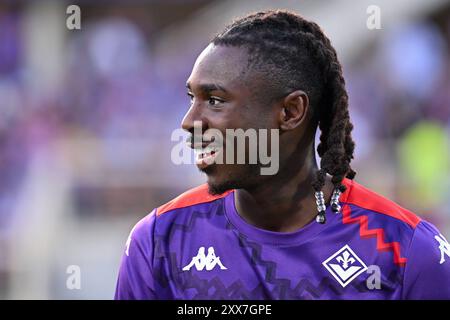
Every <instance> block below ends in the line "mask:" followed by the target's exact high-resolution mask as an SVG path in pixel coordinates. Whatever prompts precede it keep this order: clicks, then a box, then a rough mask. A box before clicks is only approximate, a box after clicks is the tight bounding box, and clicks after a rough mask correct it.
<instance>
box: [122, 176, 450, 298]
mask: <svg viewBox="0 0 450 320" xmlns="http://www.w3.org/2000/svg"><path fill="white" fill-rule="evenodd" d="M344 184H345V185H346V187H347V190H346V191H345V192H344V193H343V194H342V195H341V198H340V202H341V206H342V210H341V212H340V213H338V214H335V213H333V212H332V211H331V209H330V207H329V206H328V207H327V210H326V215H327V222H326V223H325V224H319V223H316V222H315V221H312V222H310V223H309V224H308V225H306V226H304V227H303V228H302V229H300V230H298V231H296V232H292V233H278V232H271V231H267V230H262V229H258V228H256V227H254V226H252V225H250V224H248V223H247V222H245V221H244V220H243V219H242V218H241V217H240V216H239V214H238V212H237V211H236V207H235V203H234V191H229V192H227V193H225V194H223V195H220V196H211V195H209V194H208V191H207V186H206V185H202V186H200V187H197V188H195V189H192V190H189V191H187V192H186V193H184V194H182V195H180V196H179V197H177V198H175V199H174V200H172V201H170V202H169V203H167V204H166V205H164V206H162V207H159V208H157V209H155V210H153V211H152V212H151V213H150V214H149V215H147V216H146V217H145V218H143V219H142V220H141V221H140V222H139V223H137V224H136V226H135V227H134V228H133V230H132V231H131V233H130V237H129V239H128V241H127V246H126V250H125V253H124V255H123V259H122V263H121V267H120V271H119V277H118V282H117V288H116V294H115V298H116V299H450V245H449V244H448V242H447V240H446V239H445V238H444V236H442V234H440V232H439V231H438V230H437V229H436V228H435V227H434V226H433V225H432V224H430V223H428V222H426V221H424V220H421V219H420V218H419V217H417V216H416V215H414V214H413V213H411V212H409V211H407V210H406V209H403V208H402V207H400V206H399V205H397V204H395V203H393V202H392V201H390V200H388V199H386V198H384V197H382V196H380V195H378V194H376V193H374V192H372V191H370V190H368V189H366V188H364V187H363V186H361V185H359V184H358V183H356V182H353V181H351V180H348V179H345V180H344Z"/></svg>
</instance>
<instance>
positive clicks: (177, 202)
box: [115, 11, 450, 299]
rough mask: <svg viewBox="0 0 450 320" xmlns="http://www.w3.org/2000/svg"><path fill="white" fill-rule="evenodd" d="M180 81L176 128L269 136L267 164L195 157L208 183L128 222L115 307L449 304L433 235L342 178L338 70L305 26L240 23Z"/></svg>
mask: <svg viewBox="0 0 450 320" xmlns="http://www.w3.org/2000/svg"><path fill="white" fill-rule="evenodd" d="M387 72H389V70H387ZM187 87H188V95H189V96H190V97H191V104H190V108H189V110H188V111H187V114H186V115H185V117H184V119H183V123H182V127H183V128H184V129H185V130H187V131H188V132H190V133H192V135H194V131H195V122H196V121H199V122H200V123H201V126H202V127H201V132H205V131H206V130H208V129H218V130H220V131H221V132H223V133H225V131H226V129H229V128H231V129H234V128H242V129H244V130H247V129H252V128H257V129H278V130H279V132H280V133H279V146H280V147H279V170H278V172H277V173H276V174H274V175H262V174H260V171H259V170H257V169H258V168H259V167H261V166H262V164H260V163H259V164H229V163H228V164H227V163H215V162H214V161H212V163H211V161H208V162H207V161H206V159H209V160H211V159H212V158H214V157H215V156H216V155H217V153H213V152H211V151H204V152H203V154H202V155H201V156H200V158H199V161H198V163H197V165H198V167H199V168H200V169H201V170H202V171H203V172H204V173H206V175H207V183H206V184H205V185H201V186H199V187H196V188H194V189H191V190H189V191H187V192H185V193H183V194H181V195H180V196H178V197H177V198H175V199H173V200H172V201H170V202H168V203H167V204H165V205H162V206H160V207H159V208H156V209H154V210H153V211H152V212H151V213H150V214H149V215H147V216H146V217H145V218H143V219H142V220H141V221H140V222H138V223H137V225H136V226H135V227H134V228H133V230H132V232H131V234H130V237H129V240H128V241H127V248H126V250H125V254H124V256H123V259H122V263H121V267H120V271H119V277H118V282H117V288H116V294H115V298H116V299H449V298H450V245H449V244H448V242H447V240H446V239H445V238H444V236H443V235H442V234H441V233H440V232H439V231H438V230H437V229H436V228H435V227H434V226H433V225H432V224H430V223H428V222H426V221H424V220H423V219H421V218H420V217H418V216H416V215H415V214H413V213H411V212H410V211H408V210H406V209H404V208H402V207H400V206H399V205H397V204H396V203H394V202H392V201H390V200H388V199H386V198H384V197H382V196H381V195H378V194H376V193H375V192H373V191H371V190H369V189H367V188H365V187H363V186H362V185H360V184H358V183H357V182H355V181H354V180H353V178H354V177H355V171H354V170H352V168H351V166H350V162H351V159H352V158H353V151H354V147H355V144H354V142H353V140H352V137H351V131H352V128H353V125H352V123H351V122H350V118H349V112H348V97H347V92H346V89H345V82H344V78H343V75H342V68H341V65H340V63H339V61H338V58H337V56H336V51H335V50H334V48H333V47H332V45H331V43H330V40H329V39H328V38H327V37H326V36H325V35H324V33H323V32H322V30H321V29H320V27H319V26H318V25H317V24H315V23H313V22H311V21H308V20H305V19H304V18H302V17H300V16H298V15H297V14H294V13H290V12H286V11H264V12H258V13H255V14H250V15H248V16H246V17H244V18H242V19H239V20H237V21H235V22H233V23H232V24H231V25H229V26H228V27H226V28H225V30H224V31H223V32H222V33H220V34H218V35H217V36H216V37H215V38H214V39H213V40H212V42H211V43H210V44H209V45H208V46H207V47H206V49H205V50H204V51H203V52H202V53H201V54H200V56H199V57H198V59H197V61H196V62H195V65H194V67H193V70H192V73H191V75H190V77H189V79H188V81H187ZM317 128H319V129H320V143H319V144H318V146H317V152H318V155H319V156H320V169H319V168H318V165H317V163H316V160H315V150H314V148H315V146H314V137H315V132H316V130H317ZM207 142H208V141H207ZM225 143H226V140H225V142H224V144H225ZM206 144H207V143H206ZM193 146H194V147H195V145H193ZM203 147H204V145H203ZM204 150H207V149H204ZM205 248H208V254H207V255H206V254H205Z"/></svg>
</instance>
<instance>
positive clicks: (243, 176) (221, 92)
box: [182, 44, 278, 194]
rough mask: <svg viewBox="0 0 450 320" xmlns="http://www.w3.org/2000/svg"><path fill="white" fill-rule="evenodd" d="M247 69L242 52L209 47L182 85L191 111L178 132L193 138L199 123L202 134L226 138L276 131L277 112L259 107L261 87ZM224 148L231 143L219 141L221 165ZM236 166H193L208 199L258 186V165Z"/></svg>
mask: <svg viewBox="0 0 450 320" xmlns="http://www.w3.org/2000/svg"><path fill="white" fill-rule="evenodd" d="M247 63H248V55H247V52H246V50H245V49H243V48H239V47H226V46H215V45H213V44H210V45H209V46H208V47H207V48H206V49H205V50H204V51H203V52H202V53H201V54H200V56H199V57H198V58H197V61H196V62H195V65H194V67H193V70H192V73H191V75H190V76H189V79H188V80H187V88H188V95H189V96H190V97H191V105H190V108H189V110H188V112H187V113H186V115H185V117H184V119H183V122H182V128H183V129H185V130H187V131H189V132H190V133H191V134H194V122H195V121H201V126H202V128H201V129H202V130H201V132H202V133H204V132H205V131H206V130H208V129H216V130H219V131H220V132H221V133H222V135H223V137H225V136H226V135H225V133H226V129H237V128H240V129H243V130H247V129H249V128H252V129H260V128H265V129H272V128H278V123H277V112H278V109H277V107H276V105H275V104H273V105H268V103H267V100H265V101H266V103H263V102H261V100H264V99H259V98H260V96H261V95H259V96H258V92H257V89H256V88H262V87H261V86H260V84H262V83H263V82H264V81H263V79H262V77H261V76H260V75H258V73H256V72H253V71H251V70H249V69H248V67H247ZM203 140H207V139H203ZM227 143H230V141H228V142H227V139H224V146H223V151H222V152H224V153H223V154H222V158H223V159H224V160H225V159H226V153H225V150H226V144H227ZM206 144H207V143H206ZM246 145H248V144H246ZM235 151H236V149H235ZM246 153H248V146H247V150H246ZM235 155H236V152H235ZM205 156H207V157H208V156H209V157H214V156H217V154H215V155H214V154H213V155H212V156H211V154H210V153H209V154H207V155H205ZM246 159H248V157H246ZM224 162H225V161H224ZM235 163H236V161H234V164H226V163H222V164H219V163H212V164H209V165H206V164H205V161H198V163H197V165H198V167H199V169H200V170H201V171H203V172H204V173H206V174H207V177H208V180H207V181H208V185H209V187H210V192H211V193H216V194H217V193H223V192H225V191H226V190H229V189H235V188H250V187H252V186H254V185H257V184H258V183H261V179H263V178H264V177H261V176H260V171H259V168H260V165H258V164H235Z"/></svg>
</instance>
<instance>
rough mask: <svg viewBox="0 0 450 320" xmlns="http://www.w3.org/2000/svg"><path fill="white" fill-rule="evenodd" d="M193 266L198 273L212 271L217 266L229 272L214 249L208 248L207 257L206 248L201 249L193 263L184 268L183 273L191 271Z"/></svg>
mask: <svg viewBox="0 0 450 320" xmlns="http://www.w3.org/2000/svg"><path fill="white" fill-rule="evenodd" d="M193 266H195V269H197V271H202V270H203V269H206V271H211V270H212V269H214V267H215V266H219V267H220V269H221V270H227V268H226V267H225V266H224V265H223V264H222V261H220V257H217V256H216V253H215V252H214V248H213V247H209V248H208V255H205V247H200V248H199V249H198V253H197V255H196V256H195V257H193V258H192V260H191V262H190V263H189V264H188V265H187V266H185V267H184V268H183V271H188V270H190V269H191V268H192V267H193Z"/></svg>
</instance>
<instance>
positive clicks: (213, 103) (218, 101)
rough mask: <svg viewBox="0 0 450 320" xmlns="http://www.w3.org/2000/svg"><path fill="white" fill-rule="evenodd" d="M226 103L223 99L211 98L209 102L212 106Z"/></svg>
mask: <svg viewBox="0 0 450 320" xmlns="http://www.w3.org/2000/svg"><path fill="white" fill-rule="evenodd" d="M223 102H224V101H223V100H222V99H219V98H216V97H210V98H209V100H208V103H209V105H210V106H217V105H219V104H221V103H223Z"/></svg>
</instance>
